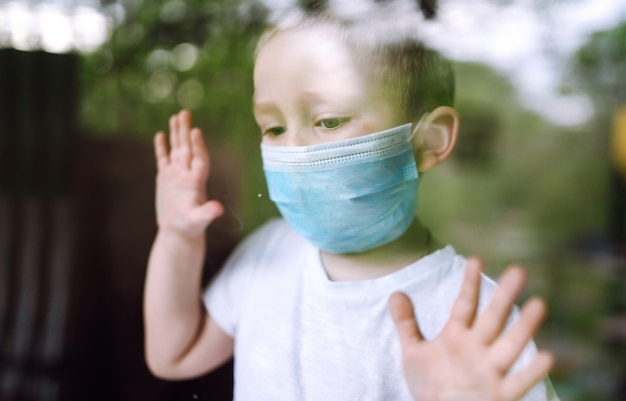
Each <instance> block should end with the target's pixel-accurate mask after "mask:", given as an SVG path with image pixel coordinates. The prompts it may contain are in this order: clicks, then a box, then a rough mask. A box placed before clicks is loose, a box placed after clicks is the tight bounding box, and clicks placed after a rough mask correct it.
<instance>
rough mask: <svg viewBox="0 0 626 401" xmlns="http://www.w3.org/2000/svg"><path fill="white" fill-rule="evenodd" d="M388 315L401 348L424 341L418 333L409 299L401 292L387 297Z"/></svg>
mask: <svg viewBox="0 0 626 401" xmlns="http://www.w3.org/2000/svg"><path fill="white" fill-rule="evenodd" d="M388 306H389V313H390V314H391V318H392V319H393V323H394V325H395V326H396V331H397V332H398V337H399V339H400V345H401V346H402V348H403V349H404V348H406V347H407V346H409V345H411V344H413V343H418V342H421V341H423V340H424V336H423V335H422V332H421V331H420V329H419V327H418V325H417V320H416V319H415V311H414V310H413V304H412V303H411V299H410V298H409V297H408V296H407V295H406V294H405V293H403V292H394V293H393V294H391V296H390V297H389V302H388Z"/></svg>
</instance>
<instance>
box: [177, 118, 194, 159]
mask: <svg viewBox="0 0 626 401" xmlns="http://www.w3.org/2000/svg"><path fill="white" fill-rule="evenodd" d="M190 131H191V113H189V111H187V110H181V112H180V113H178V148H179V152H180V156H179V157H180V162H181V163H182V164H183V165H184V166H185V167H189V165H190V163H191V147H190V143H189V142H190V139H189V132H190Z"/></svg>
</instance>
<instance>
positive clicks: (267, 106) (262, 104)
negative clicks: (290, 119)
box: [252, 97, 276, 112]
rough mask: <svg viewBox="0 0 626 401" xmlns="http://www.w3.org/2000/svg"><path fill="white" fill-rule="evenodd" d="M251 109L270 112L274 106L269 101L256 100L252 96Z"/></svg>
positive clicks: (274, 108)
mask: <svg viewBox="0 0 626 401" xmlns="http://www.w3.org/2000/svg"><path fill="white" fill-rule="evenodd" d="M252 109H253V110H254V111H255V112H270V111H274V110H276V106H275V105H274V103H272V102H271V101H262V100H261V101H257V98H255V97H252Z"/></svg>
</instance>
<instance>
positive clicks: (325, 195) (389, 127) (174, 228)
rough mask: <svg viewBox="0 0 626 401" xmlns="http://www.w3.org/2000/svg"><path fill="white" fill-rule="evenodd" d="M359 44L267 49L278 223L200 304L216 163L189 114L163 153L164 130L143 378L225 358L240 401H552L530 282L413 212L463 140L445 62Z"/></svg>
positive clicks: (295, 41) (327, 24) (258, 93)
mask: <svg viewBox="0 0 626 401" xmlns="http://www.w3.org/2000/svg"><path fill="white" fill-rule="evenodd" d="M365 33H366V32H365V31H362V30H360V29H359V26H358V24H356V25H355V24H351V23H348V22H345V21H341V20H339V19H336V18H332V17H329V16H322V15H313V16H311V15H308V16H303V17H302V18H300V19H297V20H290V21H287V22H286V23H284V25H279V26H276V27H275V28H273V29H272V30H269V31H268V32H267V33H266V34H265V35H264V36H263V37H262V38H261V40H260V42H259V46H258V50H257V55H256V62H255V70H254V114H255V118H256V120H257V123H258V125H259V126H260V128H261V132H262V145H261V146H262V155H263V164H264V169H265V174H266V178H267V182H268V189H269V194H270V197H271V199H272V200H273V201H274V202H276V204H277V206H278V207H279V209H280V211H281V214H282V215H283V217H284V220H283V219H277V220H272V221H270V222H268V223H267V224H266V225H264V226H263V227H261V228H260V229H258V230H257V231H256V232H254V233H253V234H252V235H250V236H249V237H248V238H247V239H246V240H245V241H244V242H243V243H242V244H241V245H240V246H239V247H238V248H237V250H236V251H235V252H234V253H233V255H232V256H231V257H230V259H229V261H228V262H227V263H226V265H225V267H224V268H223V270H222V271H221V273H220V274H219V275H218V277H217V278H216V279H215V280H214V281H213V282H212V283H211V285H210V286H209V288H208V289H206V291H205V292H204V293H202V292H201V289H200V288H199V287H200V285H199V283H200V276H201V269H202V262H203V257H204V251H205V250H204V244H205V238H204V233H205V229H206V227H207V226H208V224H210V223H211V222H212V221H213V220H214V219H216V218H217V217H219V216H220V215H221V214H222V212H223V208H222V205H221V204H219V203H218V202H216V201H211V200H207V199H206V192H205V183H206V180H207V176H208V174H209V171H208V165H209V154H208V151H207V149H206V147H205V145H204V142H203V139H202V133H201V132H200V130H199V129H198V128H192V123H191V116H190V114H189V113H188V112H187V111H182V112H181V113H179V114H178V115H175V116H173V117H172V118H171V119H170V145H169V150H168V146H167V144H166V138H165V135H164V133H158V134H157V135H156V137H155V151H156V157H157V163H158V177H157V194H156V209H157V222H158V226H159V229H158V233H157V236H156V239H155V242H154V245H153V248H152V252H151V255H150V260H149V263H148V272H147V277H146V289H145V301H144V303H145V305H144V307H145V329H146V336H145V337H146V360H147V363H148V366H149V367H150V369H151V370H152V372H153V373H154V374H155V375H157V376H159V377H162V378H168V379H180V378H189V377H194V376H198V375H201V374H204V373H206V372H209V371H211V370H212V369H214V368H216V367H218V366H219V365H221V364H222V363H224V362H225V361H226V360H228V359H229V358H230V357H231V356H233V354H234V355H235V389H234V391H235V399H237V400H239V401H241V400H257V401H258V400H272V401H275V400H324V401H326V400H411V399H415V400H429V401H431V400H433V401H434V400H448V401H452V400H458V401H471V400H477V401H478V400H481V401H484V400H494V401H495V400H507V401H508V400H517V399H521V398H522V396H524V394H526V395H525V396H524V400H526V401H531V400H532V401H538V400H557V398H556V396H555V395H554V392H553V390H552V388H551V385H550V383H549V380H548V379H545V380H543V381H542V378H544V377H545V376H546V374H547V372H548V370H549V369H550V366H551V363H552V362H551V358H550V356H549V355H548V354H544V353H537V352H536V350H535V349H534V345H533V344H532V342H531V343H530V344H528V343H529V341H530V340H531V337H532V335H533V334H534V332H535V331H536V329H537V327H538V326H539V324H540V322H541V320H542V318H543V317H544V315H545V307H544V306H543V303H542V302H541V301H538V300H533V301H530V302H528V303H527V304H526V305H525V307H524V308H523V310H522V311H521V313H518V312H517V311H513V313H512V314H511V307H512V304H513V302H514V300H515V298H516V297H517V295H518V294H519V292H520V289H521V287H522V284H523V274H522V271H521V270H520V269H519V268H513V269H509V270H508V271H507V272H506V273H505V274H504V275H503V277H502V279H501V281H500V287H498V288H497V287H496V286H495V284H494V283H493V282H492V281H491V280H489V279H488V278H486V277H484V276H481V273H480V262H479V261H477V260H475V259H469V260H465V259H464V258H462V257H460V256H458V255H456V254H455V252H454V250H453V248H452V247H450V246H446V247H443V246H442V245H441V244H439V243H437V242H436V241H435V240H434V239H433V238H432V237H431V235H430V232H429V230H428V229H427V228H426V227H424V226H423V225H422V224H421V223H420V222H419V221H418V220H417V219H416V218H415V210H416V204H417V203H416V202H417V182H418V171H419V172H420V173H423V172H425V171H427V170H429V169H431V168H433V167H435V166H436V165H438V164H439V163H441V162H443V161H444V160H446V158H447V157H448V156H449V155H450V153H451V152H452V150H453V148H454V146H455V144H456V138H457V133H458V127H459V117H458V115H457V113H456V111H455V110H454V109H453V108H451V107H450V106H451V104H452V97H453V87H454V85H453V76H452V72H451V68H450V66H449V64H448V63H447V62H446V61H445V60H444V59H443V58H442V57H441V56H439V55H438V54H437V53H436V52H434V51H432V50H428V49H426V48H425V47H424V46H423V45H421V44H420V43H419V42H417V41H415V40H413V39H411V38H408V37H404V36H401V37H396V38H393V37H386V38H375V37H374V36H372V35H366V34H365ZM455 299H456V302H455ZM201 300H203V302H201ZM413 307H414V308H415V313H414V311H413ZM477 309H478V310H480V311H481V315H480V317H476V315H477ZM510 314H511V316H510V317H509V315H510ZM415 316H417V321H418V322H419V328H418V326H417V322H416V317H415ZM505 325H506V326H508V327H509V329H508V330H507V331H506V332H505V333H504V334H501V333H502V331H503V328H504V326H505ZM527 344H528V345H527ZM518 357H519V358H518ZM516 361H517V362H516ZM514 362H515V364H514ZM533 386H534V387H533ZM531 388H532V389H531ZM528 390H530V391H528Z"/></svg>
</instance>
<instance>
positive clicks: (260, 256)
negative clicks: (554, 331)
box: [204, 219, 558, 401]
mask: <svg viewBox="0 0 626 401" xmlns="http://www.w3.org/2000/svg"><path fill="white" fill-rule="evenodd" d="M464 265H465V259H463V258H462V257H461V256H458V255H457V254H456V253H455V251H454V249H453V248H452V247H450V246H448V247H445V248H443V249H441V250H438V251H436V252H434V253H432V254H430V255H428V256H426V257H424V258H422V259H420V260H418V261H417V262H415V263H414V264H412V265H410V266H407V267H406V268H404V269H402V270H399V271H396V272H394V273H392V274H389V275H387V276H384V277H380V278H377V279H372V280H364V281H353V282H333V281H330V280H329V279H328V276H327V275H326V272H325V270H324V267H323V266H322V263H321V259H320V252H319V250H318V249H316V248H315V247H313V246H312V245H311V244H310V243H309V242H308V241H307V240H306V239H304V238H303V237H302V236H301V235H300V234H298V233H297V232H295V231H293V230H292V229H291V228H290V227H289V226H288V225H287V223H286V222H285V221H283V220H281V219H276V220H272V221H270V222H269V223H267V224H266V225H264V226H263V227H261V228H260V229H259V230H257V231H256V232H254V233H253V234H252V235H250V236H249V237H248V238H247V239H246V240H245V241H244V242H243V243H242V244H241V245H240V246H239V247H238V248H237V250H236V251H235V252H234V253H233V255H232V256H231V257H230V259H229V260H228V262H227V263H226V265H225V266H224V268H223V269H222V271H221V272H220V273H219V274H218V276H217V277H216V278H215V280H213V282H212V283H211V284H210V286H209V287H208V289H207V290H206V292H205V294H204V302H205V305H206V307H207V309H208V311H209V313H210V315H211V316H212V318H213V319H214V320H215V321H216V322H217V324H219V326H220V327H221V328H222V329H223V330H224V331H225V332H226V333H228V334H229V335H231V336H232V337H233V338H234V339H235V372H234V374H235V389H234V398H235V400H237V401H248V400H253V401H265V400H267V401H280V400H285V401H295V400H299V401H309V400H311V401H312V400H315V401H331V400H333V401H334V400H342V401H344V400H345V401H347V400H359V401H362V400H372V401H382V400H394V401H397V400H407V401H409V400H410V401H412V400H413V399H412V397H411V396H410V394H409V392H408V387H407V385H406V383H405V379H404V374H403V371H402V366H401V357H400V346H399V342H398V338H397V334H396V331H395V327H394V325H393V322H392V320H391V317H390V315H389V313H388V310H387V300H388V298H389V295H390V294H391V293H392V292H394V291H397V290H401V291H403V292H405V293H407V294H408V295H409V297H410V298H411V300H412V301H413V305H414V307H415V311H416V314H417V319H418V323H419V326H420V329H421V331H422V333H423V334H424V336H425V338H427V339H430V338H433V337H435V336H436V335H437V334H438V333H439V332H440V331H441V329H442V328H443V326H444V324H445V323H446V321H447V320H448V317H449V314H450V309H451V307H452V304H453V303H454V301H455V299H456V297H457V295H458V293H459V290H460V285H461V282H462V279H463V276H464ZM495 286H496V284H495V283H494V282H493V281H492V280H490V279H489V278H487V277H483V280H482V285H481V296H480V305H479V308H484V307H485V306H486V304H487V302H488V301H489V298H490V296H491V294H492V293H493V291H494V289H495ZM514 314H515V315H516V314H517V311H515V312H514ZM535 352H536V349H535V347H534V344H529V346H528V347H527V348H526V350H525V351H524V353H523V355H522V356H521V358H520V360H519V361H518V364H520V366H521V365H524V364H526V363H527V362H528V361H529V360H530V359H532V357H533V355H534V353H535ZM546 400H551V401H552V400H558V399H557V398H556V396H555V395H554V391H553V390H552V386H551V384H550V382H549V380H547V379H546V381H545V382H544V383H539V385H537V386H536V387H535V388H534V389H532V390H531V391H530V392H529V393H528V394H527V396H526V397H525V398H524V401H546Z"/></svg>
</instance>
